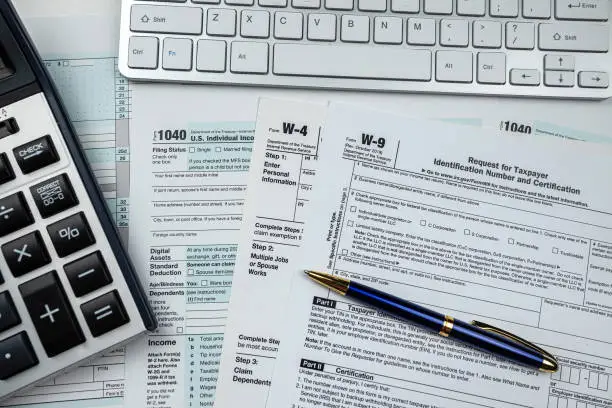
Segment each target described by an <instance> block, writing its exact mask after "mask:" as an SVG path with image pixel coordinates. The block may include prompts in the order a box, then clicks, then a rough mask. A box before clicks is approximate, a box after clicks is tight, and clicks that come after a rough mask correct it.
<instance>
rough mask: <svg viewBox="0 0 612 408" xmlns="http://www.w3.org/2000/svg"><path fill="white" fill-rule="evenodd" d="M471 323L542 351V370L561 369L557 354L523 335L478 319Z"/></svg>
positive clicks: (552, 370) (550, 371) (553, 370)
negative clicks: (520, 335) (524, 337)
mask: <svg viewBox="0 0 612 408" xmlns="http://www.w3.org/2000/svg"><path fill="white" fill-rule="evenodd" d="M471 323H472V324H473V325H474V326H476V327H478V328H480V329H482V330H486V331H490V332H492V333H495V334H499V335H500V336H503V337H506V338H508V339H510V340H512V341H515V342H517V343H519V344H522V345H523V346H525V347H529V348H531V349H533V350H535V351H537V352H539V353H541V354H542V356H543V357H544V358H543V359H542V365H541V366H540V368H539V370H540V371H543V372H545V373H554V372H556V371H557V370H558V369H559V363H558V362H557V359H556V358H555V356H553V355H552V354H550V353H549V352H548V351H546V350H544V349H543V348H540V347H538V346H536V345H535V344H533V343H532V342H530V341H527V340H525V339H523V338H522V337H519V336H517V335H516V334H512V333H510V332H507V331H505V330H504V329H500V328H499V327H495V326H491V325H490V324H488V323H484V322H479V321H477V320H472V322H471Z"/></svg>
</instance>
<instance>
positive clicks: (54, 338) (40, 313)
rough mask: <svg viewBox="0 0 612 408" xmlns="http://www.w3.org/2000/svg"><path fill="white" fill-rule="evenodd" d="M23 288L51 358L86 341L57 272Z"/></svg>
mask: <svg viewBox="0 0 612 408" xmlns="http://www.w3.org/2000/svg"><path fill="white" fill-rule="evenodd" d="M19 291H20V292H21V296H22V297H23V301H24V303H25V305H26V307H27V309H28V312H29V313H30V318H31V319H32V322H33V323H34V327H35V328H36V332H37V333H38V337H40V342H41V343H42V345H43V347H44V349H45V351H46V352H47V355H48V356H49V357H53V356H56V355H58V354H60V353H63V352H64V351H66V350H68V349H71V348H72V347H74V346H76V345H78V344H81V343H83V342H84V341H85V337H84V336H83V332H82V331H81V328H80V327H79V324H78V323H77V320H76V317H75V316H74V312H73V311H72V309H71V308H70V302H69V301H68V299H67V298H66V293H64V290H63V289H62V286H61V284H60V282H59V279H58V277H57V273H56V272H55V271H51V272H49V273H46V274H44V275H42V276H39V277H38V278H35V279H32V280H30V281H28V282H26V283H22V284H21V285H19Z"/></svg>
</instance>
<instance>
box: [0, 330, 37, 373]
mask: <svg viewBox="0 0 612 408" xmlns="http://www.w3.org/2000/svg"><path fill="white" fill-rule="evenodd" d="M37 364H38V359H37V358H36V354H35V353H34V350H33V349H32V343H30V339H29V338H28V335H27V334H26V332H23V331H22V332H20V333H17V334H16V335H14V336H12V337H9V338H8V339H4V340H0V380H6V379H7V378H10V377H12V376H14V375H15V374H18V373H20V372H22V371H25V370H27V369H28V368H31V367H34V366H35V365H37Z"/></svg>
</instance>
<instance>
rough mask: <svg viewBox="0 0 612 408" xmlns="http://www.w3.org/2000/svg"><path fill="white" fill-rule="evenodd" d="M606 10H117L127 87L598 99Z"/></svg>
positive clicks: (324, 4) (449, 1) (397, 5)
mask: <svg viewBox="0 0 612 408" xmlns="http://www.w3.org/2000/svg"><path fill="white" fill-rule="evenodd" d="M610 13H611V7H610V2H609V1H608V0H583V1H579V0H166V1H160V0H155V1H151V0H149V1H143V0H123V7H122V16H121V41H120V53H119V69H120V71H121V73H123V74H124V75H125V76H127V77H129V78H133V79H141V80H155V81H178V82H194V83H215V84H242V85H265V86H295V87H306V88H308V87H314V88H340V89H357V90H382V91H407V92H429V93H456V94H480V95H510V96H532V97H554V98H590V99H604V98H608V97H610V96H611V90H610V84H609V80H610V71H612V56H611V53H610V38H611V30H610Z"/></svg>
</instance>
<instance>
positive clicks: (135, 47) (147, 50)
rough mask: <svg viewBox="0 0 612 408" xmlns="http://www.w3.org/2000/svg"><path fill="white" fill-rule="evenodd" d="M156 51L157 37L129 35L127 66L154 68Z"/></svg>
mask: <svg viewBox="0 0 612 408" xmlns="http://www.w3.org/2000/svg"><path fill="white" fill-rule="evenodd" d="M158 53H159V40H158V39H157V37H143V36H136V35H134V36H131V37H130V41H129V43H128V67H130V68H143V69H155V68H157V58H158Z"/></svg>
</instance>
